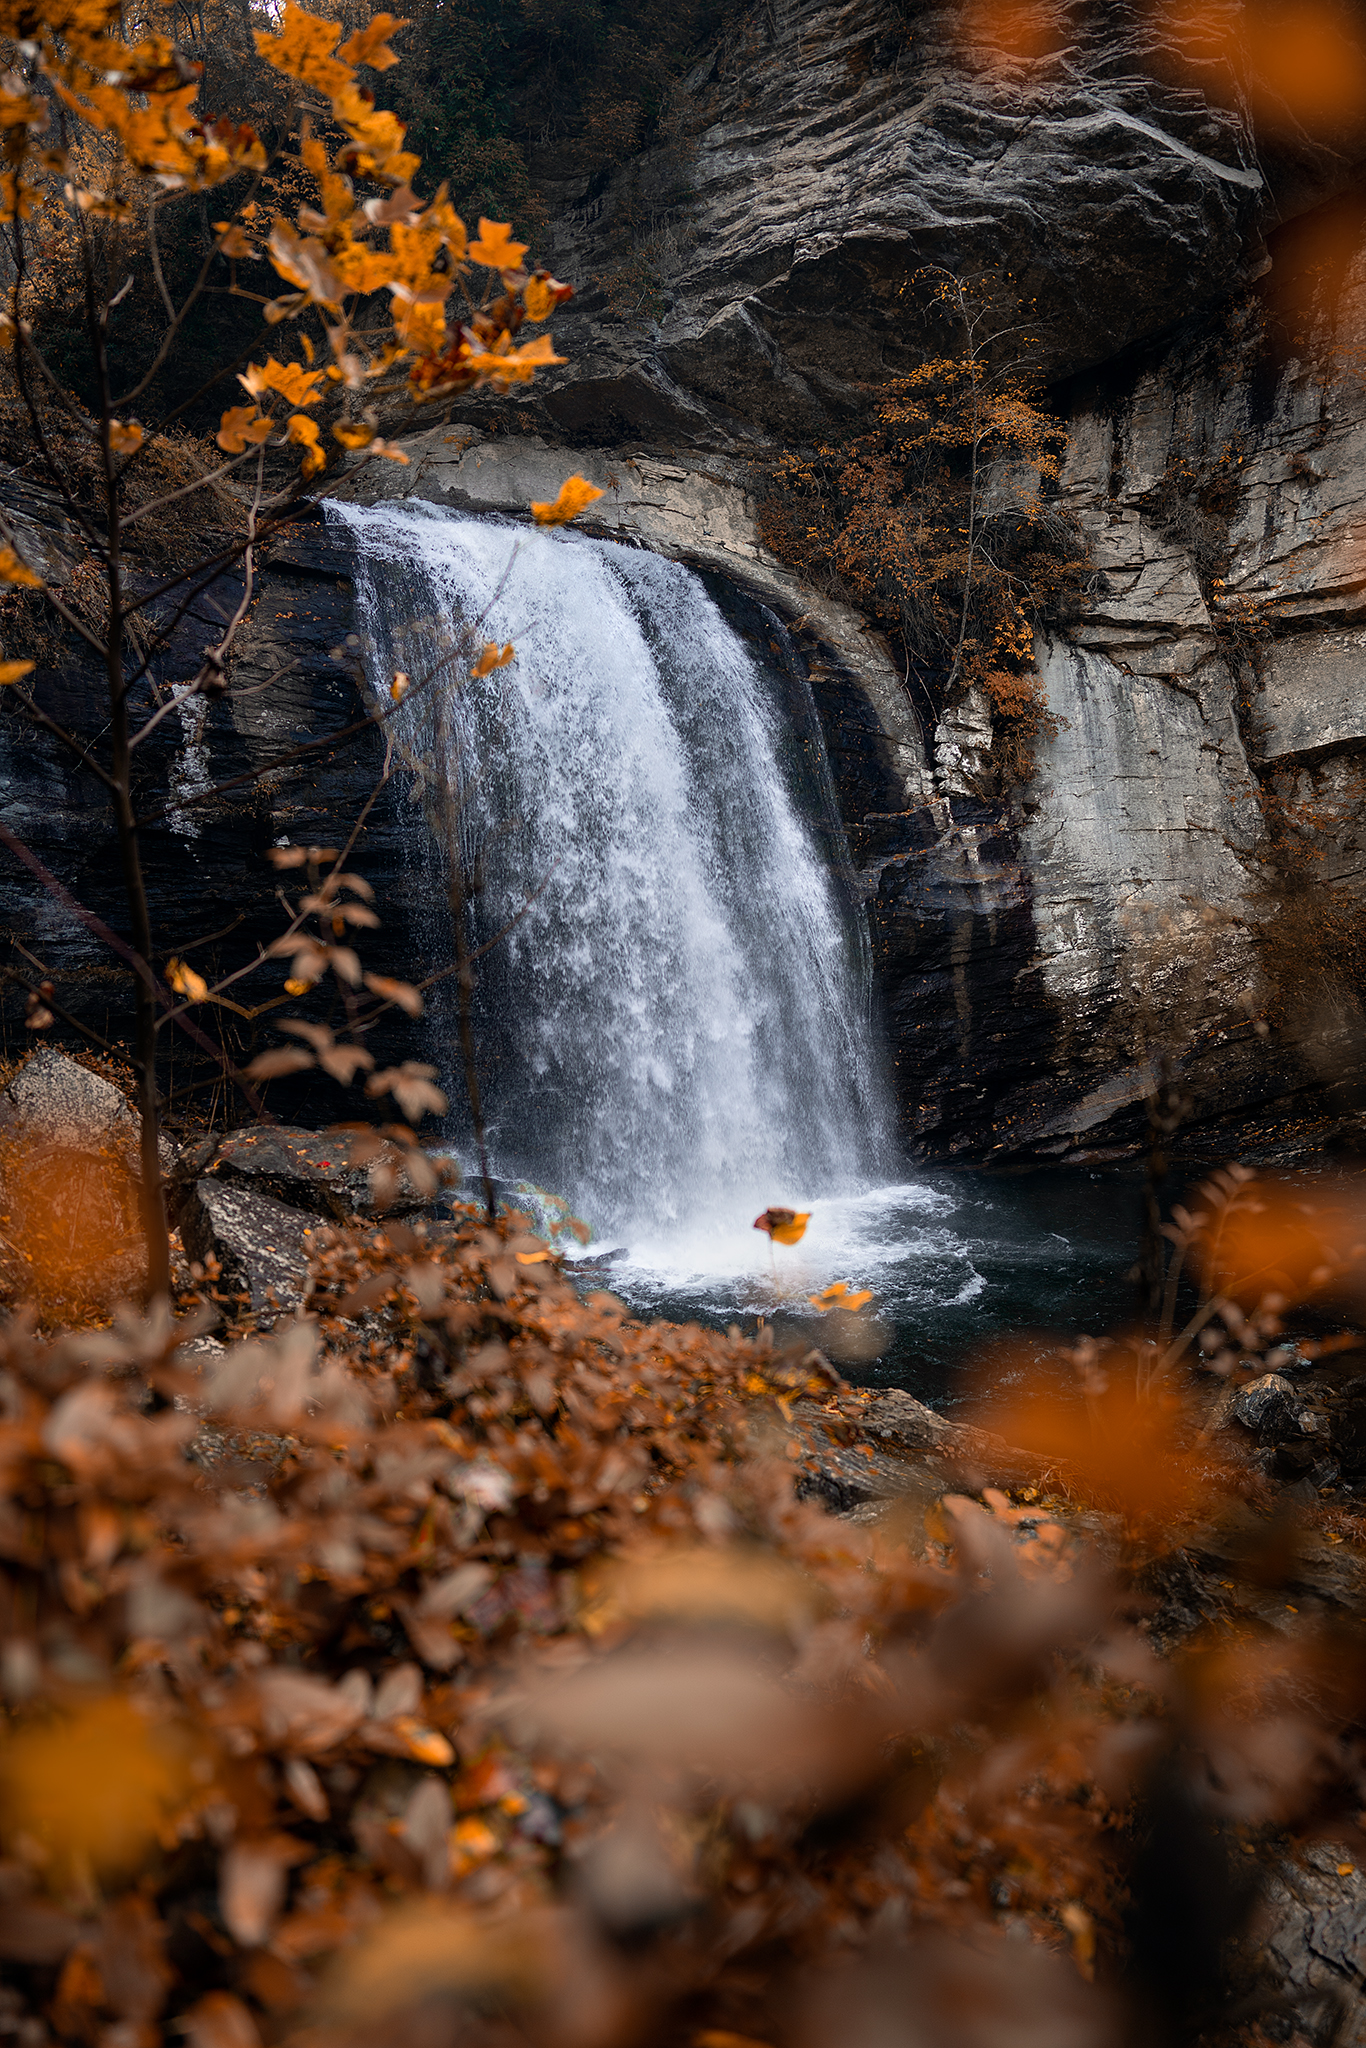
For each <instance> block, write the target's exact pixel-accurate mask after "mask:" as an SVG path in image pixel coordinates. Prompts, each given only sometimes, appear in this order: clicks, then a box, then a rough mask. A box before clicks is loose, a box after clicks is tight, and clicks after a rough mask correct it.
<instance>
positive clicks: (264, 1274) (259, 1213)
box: [180, 1179, 316, 1316]
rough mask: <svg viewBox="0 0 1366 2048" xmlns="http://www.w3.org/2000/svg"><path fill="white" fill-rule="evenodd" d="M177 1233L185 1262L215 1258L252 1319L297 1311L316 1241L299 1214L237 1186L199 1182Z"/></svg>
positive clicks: (313, 1230) (312, 1227)
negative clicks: (244, 1297) (252, 1313)
mask: <svg viewBox="0 0 1366 2048" xmlns="http://www.w3.org/2000/svg"><path fill="white" fill-rule="evenodd" d="M180 1233H181V1239H182V1241H183V1243H184V1246H185V1249H186V1251H187V1252H188V1254H189V1256H190V1257H191V1258H192V1259H199V1260H201V1261H203V1260H207V1259H210V1258H216V1259H217V1260H218V1262H219V1266H220V1268H221V1271H222V1277H223V1281H224V1283H225V1284H226V1285H228V1286H232V1287H237V1288H238V1289H240V1290H241V1291H242V1292H243V1293H245V1294H246V1295H248V1296H249V1298H250V1302H251V1307H252V1309H253V1310H254V1311H255V1312H256V1313H257V1314H258V1315H264V1316H271V1315H276V1314H282V1313H284V1312H286V1311H289V1310H293V1309H296V1308H299V1307H300V1306H301V1305H302V1303H303V1299H304V1295H305V1292H306V1289H307V1284H308V1259H309V1253H310V1251H311V1249H312V1244H313V1240H314V1238H315V1236H316V1225H315V1224H313V1223H310V1221H309V1219H308V1216H307V1215H306V1214H304V1213H303V1212H302V1211H300V1210H298V1209H291V1208H288V1207H287V1206H286V1205H285V1203H283V1202H277V1201H275V1200H273V1199H272V1198H271V1196H269V1195H263V1194H258V1193H257V1192H256V1191H255V1189H253V1188H250V1187H244V1186H242V1185H241V1184H238V1185H236V1186H233V1185H232V1184H230V1183H226V1182H221V1181H215V1180H212V1179H205V1180H199V1181H196V1182H195V1184H194V1186H193V1187H192V1188H191V1190H190V1193H189V1196H188V1198H187V1200H186V1202H185V1205H184V1208H183V1210H182V1212H181V1218H180Z"/></svg>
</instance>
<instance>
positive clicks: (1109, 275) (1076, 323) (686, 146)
mask: <svg viewBox="0 0 1366 2048" xmlns="http://www.w3.org/2000/svg"><path fill="white" fill-rule="evenodd" d="M974 19H975V20H976V21H977V23H978V30H977V32H976V33H975V32H974V28H973V22H974ZM990 19H991V17H990V16H989V15H988V14H986V13H985V11H984V12H983V13H982V14H981V15H978V16H976V17H974V16H972V15H969V14H966V13H964V12H963V11H962V10H960V9H957V8H954V7H948V6H943V7H934V6H930V7H917V8H916V9H915V11H914V14H913V16H908V15H907V14H906V13H905V12H904V11H903V10H901V9H900V8H897V7H895V6H894V5H892V4H891V0H855V4H854V5H853V6H845V5H838V4H836V0H784V4H783V5H781V6H776V7H772V8H768V9H765V10H763V11H761V12H759V13H757V14H755V15H752V16H749V17H743V16H742V17H741V18H740V19H739V20H738V21H737V23H736V25H735V27H734V28H733V29H732V30H731V32H730V33H729V34H728V35H727V36H726V38H725V40H724V41H723V42H722V43H721V45H720V46H719V47H718V49H717V50H716V51H715V52H714V53H712V54H711V55H710V56H709V58H708V59H707V60H706V61H705V62H703V63H702V64H699V66H698V67H697V69H696V70H695V71H694V73H693V74H692V76H691V77H690V79H689V80H688V81H687V83H686V86H685V89H684V93H683V96H682V105H681V106H680V108H679V109H678V112H677V117H676V123H675V137H674V139H673V140H672V141H671V142H669V143H668V144H666V145H665V146H664V147H662V148H660V149H658V150H656V151H654V152H653V153H651V154H650V155H647V156H646V157H645V158H644V159H642V160H638V161H637V162H635V163H633V164H632V165H631V166H630V167H629V169H628V170H627V172H625V173H624V174H622V175H620V176H619V177H618V178H616V179H615V180H613V181H611V182H609V183H608V184H607V186H606V188H605V189H598V188H597V187H594V188H593V189H591V190H590V191H588V192H586V193H585V194H584V195H583V197H582V199H581V200H580V201H579V202H578V203H577V204H572V205H570V206H569V207H568V208H567V209H566V210H565V211H564V213H563V214H562V216H561V219H560V221H559V222H558V223H557V227H556V230H555V241H554V246H553V251H552V255H553V262H554V266H555V268H556V269H557V270H558V272H559V274H560V275H562V276H565V277H573V278H578V279H593V280H595V281H597V280H601V282H598V283H597V285H596V288H593V287H592V286H590V288H589V289H588V290H587V291H585V292H584V293H583V294H582V295H581V297H580V298H579V300H578V301H577V302H576V304H575V306H574V307H571V308H570V309H568V317H564V316H563V315H562V316H560V317H559V318H557V323H556V337H557V341H562V342H563V343H564V344H566V346H564V349H563V352H564V353H565V354H566V355H568V356H569V357H570V358H571V367H570V368H568V369H567V370H565V371H563V372H561V373H559V376H558V378H557V379H552V380H548V382H547V386H546V391H545V394H544V396H543V398H542V400H541V404H542V407H543V410H544V413H545V414H546V415H548V416H549V418H550V419H551V420H553V421H554V423H555V424H556V425H557V426H558V428H559V430H560V432H561V433H562V434H563V435H564V437H565V438H566V439H569V440H572V441H575V442H577V443H589V444H591V443H594V442H596V443H597V444H598V445H604V444H606V443H611V442H620V441H622V440H623V439H624V438H625V437H626V436H628V435H630V434H633V433H634V434H644V435H646V436H648V437H649V438H652V439H656V440H659V439H666V440H668V441H670V442H673V443H675V444H680V445H681V444H683V443H684V442H687V441H690V440H691V441H694V442H696V441H698V440H702V439H705V440H707V441H708V442H709V443H710V444H711V445H715V446H724V445H727V443H729V444H730V445H732V446H734V445H740V446H743V445H745V444H746V443H752V442H753V441H754V440H755V439H756V438H758V437H760V436H767V437H774V438H785V439H787V440H799V441H800V440H810V439H814V438H818V437H819V435H820V434H821V433H823V432H825V431H826V430H827V428H828V425H829V423H830V422H831V420H832V419H834V420H839V419H841V418H844V417H847V416H848V415H849V414H850V413H851V412H856V411H857V410H858V408H859V404H860V398H859V393H858V388H857V387H858V386H859V385H860V384H861V383H863V382H865V381H866V380H867V379H868V377H869V375H870V374H872V375H874V376H884V375H886V374H887V373H888V372H889V371H895V370H897V369H898V368H902V367H906V368H909V367H910V366H911V364H912V363H913V361H914V360H915V352H916V348H917V344H918V342H919V340H920V333H919V331H918V323H917V320H916V317H915V316H916V313H917V310H918V308H919V307H920V306H921V305H922V304H923V300H924V296H925V287H924V285H923V283H918V282H917V280H916V273H917V272H918V271H919V270H920V269H921V266H923V265H926V264H943V265H947V266H949V267H951V268H954V269H956V270H958V271H960V272H963V273H967V274H972V275H976V274H979V273H981V272H983V271H986V270H989V269H999V270H1002V271H1005V272H1009V273H1010V274H1011V276H1012V277H1013V279H1014V281H1015V285H1016V288H1017V289H1018V292H1019V295H1020V298H1021V301H1022V302H1023V303H1024V304H1025V305H1026V306H1029V307H1031V308H1037V309H1038V310H1037V314H1036V316H1035V317H1036V318H1037V319H1038V321H1039V329H1040V335H1041V340H1042V345H1043V349H1044V353H1045V358H1046V362H1047V365H1048V368H1049V370H1050V372H1051V373H1052V374H1054V375H1056V374H1060V373H1065V372H1067V371H1070V370H1075V369H1077V368H1079V367H1081V366H1083V365H1086V364H1091V363H1096V362H1100V361H1103V360H1105V359H1107V358H1109V357H1111V356H1113V355H1114V354H1115V353H1116V352H1118V351H1119V350H1122V349H1124V348H1126V347H1129V346H1131V345H1132V344H1133V343H1135V342H1136V341H1138V340H1140V339H1142V338H1145V337H1148V336H1151V335H1153V334H1155V333H1157V332H1159V331H1160V330H1162V329H1163V328H1165V327H1166V326H1167V325H1168V324H1169V323H1170V321H1171V319H1172V317H1173V308H1174V307H1175V306H1179V307H1180V309H1181V310H1182V311H1189V310H1191V309H1193V307H1195V306H1196V305H1198V304H1201V303H1203V304H1210V303H1212V302H1214V301H1215V300H1217V299H1218V298H1220V297H1221V296H1222V295H1224V294H1225V293H1228V292H1231V291H1233V290H1235V289H1237V287H1238V286H1239V284H1241V283H1243V282H1245V281H1246V280H1247V279H1248V278H1250V277H1251V276H1253V275H1255V274H1256V272H1257V271H1258V269H1259V268H1260V267H1261V265H1262V263H1263V261H1264V256H1263V251H1262V247H1261V243H1260V239H1259V235H1258V227H1259V223H1260V221H1261V219H1262V218H1263V217H1264V214H1265V211H1266V199H1267V195H1266V193H1265V190H1264V184H1263V177H1262V173H1261V171H1260V169H1259V168H1258V164H1257V159H1256V151H1255V147H1254V144H1253V138H1252V137H1251V135H1250V134H1249V132H1248V130H1247V128H1246V127H1245V125H1244V123H1243V122H1242V121H1241V120H1240V119H1239V117H1238V116H1237V115H1236V114H1233V113H1231V112H1228V111H1226V110H1225V109H1224V108H1222V107H1220V106H1217V105H1215V104H1213V103H1212V102H1211V101H1210V100H1208V99H1206V98H1205V96H1204V95H1203V93H1202V92H1201V91H1200V90H1199V81H1197V79H1196V78H1195V76H1194V75H1193V74H1189V73H1187V74H1186V75H1183V74H1182V70H1181V66H1180V61H1179V56H1178V53H1177V52H1175V51H1174V49H1173V48H1172V46H1171V45H1170V43H1169V42H1166V41H1164V33H1163V27H1162V24H1161V19H1160V17H1158V16H1155V15H1153V14H1151V13H1150V12H1149V11H1148V10H1144V9H1140V8H1138V7H1136V6H1135V7H1130V6H1128V5H1123V4H1121V5H1115V4H1113V0H1112V4H1109V5H1102V4H1099V0H1091V4H1087V5H1084V6H1082V7H1080V8H1072V9H1069V10H1068V11H1067V14H1066V15H1065V16H1064V15H1063V14H1062V13H1061V12H1058V13H1057V14H1054V13H1052V12H1050V11H1048V10H1042V11H1041V13H1040V28H1041V33H1042V45H1041V48H1040V50H1039V53H1038V55H1037V57H1036V58H1035V60H1034V61H1032V62H1020V61H1019V60H1018V59H1013V58H1012V57H1011V56H1010V55H1009V53H1008V52H1006V51H1004V50H1001V49H999V48H996V47H994V46H993V45H992V43H991V41H990V39H989V38H990V31H989V27H986V24H988V23H989V21H990ZM984 28H985V33H983V29H984ZM642 217H644V218H645V219H647V220H649V221H650V222H651V226H652V229H653V232H652V233H650V234H649V235H648V239H647V240H646V241H645V245H644V247H643V248H642V247H641V237H640V232H639V228H638V227H637V228H636V232H635V234H634V235H633V236H632V238H631V240H632V243H633V244H634V246H633V247H631V248H630V249H629V251H628V249H627V248H625V247H623V248H621V249H620V250H619V249H618V247H617V237H618V236H621V237H623V239H624V234H625V229H626V223H627V220H628V219H629V220H631V221H632V222H639V221H640V220H641V218H642ZM628 254H629V256H631V257H633V258H634V268H635V272H636V273H640V272H642V271H643V272H644V288H643V289H641V288H640V287H639V286H637V287H634V288H633V289H632V290H631V292H630V293H629V295H628V293H627V291H626V290H625V289H624V279H623V280H622V282H621V283H618V282H616V281H615V280H614V278H613V272H614V271H616V270H617V269H618V268H619V267H620V266H621V265H622V263H623V262H624V261H625V260H626V259H627V257H628ZM633 299H634V301H635V305H636V307H637V308H641V307H642V305H643V302H645V301H648V303H649V306H650V309H651V312H652V314H653V317H652V318H649V319H646V318H643V317H642V314H641V312H640V311H637V312H636V315H635V322H634V324H633V322H632V320H631V317H630V316H631V312H632V304H631V302H632V300H633Z"/></svg>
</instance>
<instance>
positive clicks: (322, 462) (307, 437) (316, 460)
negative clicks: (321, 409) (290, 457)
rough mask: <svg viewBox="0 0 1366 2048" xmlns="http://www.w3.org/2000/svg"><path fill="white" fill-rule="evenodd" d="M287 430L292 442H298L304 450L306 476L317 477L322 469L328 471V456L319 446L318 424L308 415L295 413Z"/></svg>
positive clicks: (290, 418) (289, 420) (289, 419)
mask: <svg viewBox="0 0 1366 2048" xmlns="http://www.w3.org/2000/svg"><path fill="white" fill-rule="evenodd" d="M285 429H286V432H287V433H288V435H289V438H290V440H291V441H294V442H297V443H298V445H299V446H300V447H301V448H302V449H303V450H304V460H303V471H304V475H305V476H316V475H317V473H318V471H319V470H320V469H326V467H327V456H326V453H325V452H324V450H323V449H322V448H320V447H319V446H318V422H317V421H316V420H311V419H309V417H308V415H307V413H302V412H293V413H291V414H290V416H289V418H288V420H287V421H286V422H285Z"/></svg>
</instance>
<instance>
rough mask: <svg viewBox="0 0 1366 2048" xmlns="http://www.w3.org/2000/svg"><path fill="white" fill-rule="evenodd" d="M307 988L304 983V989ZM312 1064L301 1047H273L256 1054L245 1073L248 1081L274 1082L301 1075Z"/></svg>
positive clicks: (312, 1060) (309, 1053) (309, 1057)
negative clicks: (281, 1076)
mask: <svg viewBox="0 0 1366 2048" xmlns="http://www.w3.org/2000/svg"><path fill="white" fill-rule="evenodd" d="M308 986H309V984H308V983H307V982H305V983H304V987H305V988H307V987H308ZM314 1064H315V1062H314V1058H313V1055H312V1053H311V1052H305V1051H304V1049H303V1047H302V1046H301V1045H273V1046H272V1047H271V1048H270V1050H269V1051H268V1052H258V1053H257V1055H256V1058H255V1059H254V1060H253V1061H252V1063H251V1065H250V1066H249V1067H247V1068H246V1070H245V1071H246V1076H247V1079H248V1080H249V1081H274V1080H276V1079H277V1078H278V1077H279V1076H280V1075H281V1074H301V1073H302V1072H303V1070H304V1068H305V1067H311V1066H313V1065H314Z"/></svg>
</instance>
